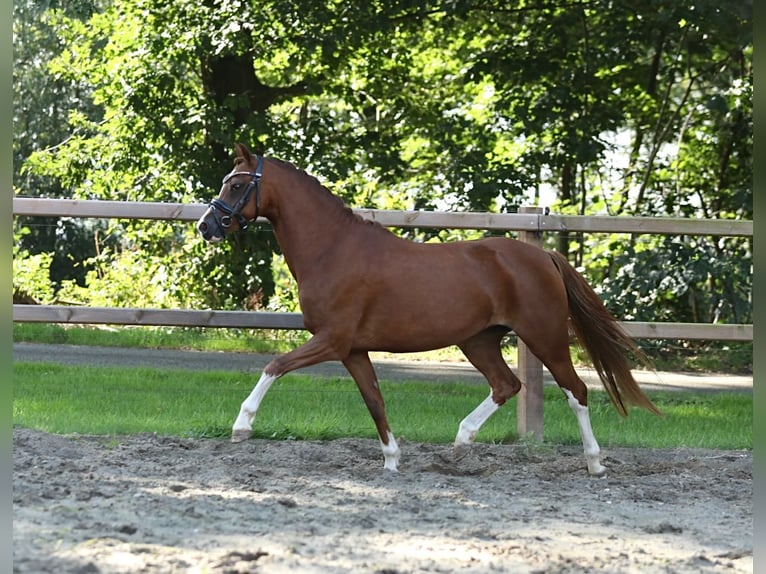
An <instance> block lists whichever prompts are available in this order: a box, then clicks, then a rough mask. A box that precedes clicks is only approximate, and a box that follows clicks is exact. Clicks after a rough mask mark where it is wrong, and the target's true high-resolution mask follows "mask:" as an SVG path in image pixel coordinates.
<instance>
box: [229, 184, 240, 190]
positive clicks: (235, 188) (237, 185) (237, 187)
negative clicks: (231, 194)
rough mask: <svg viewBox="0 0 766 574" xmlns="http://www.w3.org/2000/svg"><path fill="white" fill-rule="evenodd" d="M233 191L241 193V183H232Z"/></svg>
mask: <svg viewBox="0 0 766 574" xmlns="http://www.w3.org/2000/svg"><path fill="white" fill-rule="evenodd" d="M231 189H232V191H241V190H242V184H241V183H232V184H231Z"/></svg>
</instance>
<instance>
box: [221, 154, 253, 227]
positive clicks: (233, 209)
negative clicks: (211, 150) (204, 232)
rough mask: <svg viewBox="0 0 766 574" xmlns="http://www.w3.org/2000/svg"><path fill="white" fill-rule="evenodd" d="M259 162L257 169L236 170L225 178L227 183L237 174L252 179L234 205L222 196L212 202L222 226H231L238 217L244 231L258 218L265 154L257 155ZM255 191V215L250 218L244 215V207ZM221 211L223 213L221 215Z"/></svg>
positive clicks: (224, 181) (224, 182) (224, 180)
mask: <svg viewBox="0 0 766 574" xmlns="http://www.w3.org/2000/svg"><path fill="white" fill-rule="evenodd" d="M256 157H257V158H258V163H257V165H256V167H255V171H234V172H232V173H230V174H229V175H227V176H226V177H224V178H223V182H222V183H223V184H224V185H225V184H226V182H228V181H229V180H230V179H231V178H232V177H234V176H235V175H249V176H250V178H251V179H250V181H249V182H248V184H247V187H246V188H245V192H244V193H243V194H242V196H241V197H240V198H239V199H238V200H237V203H235V204H234V205H233V206H232V205H229V204H228V203H226V202H225V201H224V200H222V199H220V198H215V199H214V200H213V201H211V202H210V208H211V209H212V210H213V216H214V217H215V218H216V219H217V220H218V223H219V224H220V226H221V227H222V228H224V229H228V228H229V227H231V222H232V221H233V220H234V219H236V220H237V223H238V224H239V228H240V229H241V230H242V231H244V230H246V229H247V228H248V226H249V225H250V223H252V222H253V221H255V220H256V219H258V216H259V215H260V210H261V174H262V172H263V156H260V155H259V156H256ZM253 191H255V217H253V218H252V219H250V220H248V219H247V218H246V217H245V216H244V215H242V209H244V207H245V206H246V205H247V203H248V202H249V201H250V195H252V193H253ZM219 212H220V213H222V214H223V215H220V216H219Z"/></svg>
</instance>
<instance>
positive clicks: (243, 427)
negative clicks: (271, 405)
mask: <svg viewBox="0 0 766 574" xmlns="http://www.w3.org/2000/svg"><path fill="white" fill-rule="evenodd" d="M276 380H277V376H276V375H269V374H267V373H261V378H260V379H259V380H258V384H256V385H255V388H253V390H252V392H251V393H250V395H249V396H248V397H247V398H246V399H245V400H244V401H243V402H242V406H241V407H240V409H239V415H238V416H237V420H235V421H234V426H233V427H232V431H233V432H235V433H236V432H237V431H251V430H252V429H253V426H252V425H253V419H254V418H255V413H256V412H257V411H258V407H259V406H260V405H261V401H262V400H263V397H264V396H265V395H266V392H267V391H268V390H269V387H271V384H272V383H273V382H274V381H276Z"/></svg>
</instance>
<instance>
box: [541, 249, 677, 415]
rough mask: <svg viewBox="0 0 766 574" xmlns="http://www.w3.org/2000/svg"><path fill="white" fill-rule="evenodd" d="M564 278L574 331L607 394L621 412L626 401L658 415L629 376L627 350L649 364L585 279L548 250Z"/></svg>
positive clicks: (561, 258)
mask: <svg viewBox="0 0 766 574" xmlns="http://www.w3.org/2000/svg"><path fill="white" fill-rule="evenodd" d="M549 254H550V256H551V258H552V259H553V263H554V264H555V265H556V267H557V268H558V270H559V273H560V274H561V277H562V278H563V280H564V285H565V286H566V290H567V297H568V298H569V316H570V318H571V322H572V328H573V330H574V334H575V336H576V337H577V339H578V340H579V342H580V344H581V345H582V346H583V347H584V348H585V350H586V351H587V352H588V355H589V356H590V359H591V361H592V362H593V367H594V368H595V369H596V372H597V373H598V376H599V378H600V379H601V382H602V383H603V384H604V388H605V389H606V392H607V394H608V395H609V398H610V399H611V400H612V403H613V404H614V406H615V408H616V409H617V411H618V412H619V413H620V414H621V415H622V416H627V414H628V410H627V408H626V405H628V404H631V405H635V406H638V407H643V408H645V409H648V410H650V411H651V412H653V413H655V414H658V415H661V414H662V413H661V412H660V410H659V409H658V408H657V407H656V406H654V404H652V401H650V400H649V398H648V397H647V396H646V395H645V394H644V392H643V391H642V390H641V388H640V387H639V386H638V383H637V382H636V380H635V379H634V378H633V374H632V373H631V369H630V361H629V359H628V357H629V354H633V355H634V356H635V357H636V358H637V359H639V360H640V361H642V362H644V363H645V364H649V361H648V359H647V358H646V356H645V355H644V354H643V353H642V352H641V350H640V349H639V348H638V346H637V345H636V342H635V341H634V340H633V339H632V338H631V337H630V336H629V335H628V334H627V333H626V332H625V331H624V330H623V329H622V327H621V326H620V324H619V323H618V322H617V321H616V319H615V318H614V317H613V316H612V314H611V313H610V312H609V311H608V310H607V309H606V307H604V304H603V302H602V301H601V299H600V298H599V296H598V295H597V294H596V292H595V291H594V290H593V289H592V288H591V286H590V285H588V283H587V282H586V281H585V279H584V278H583V277H582V276H581V275H580V274H579V273H578V272H577V270H575V269H574V267H572V266H571V265H570V264H569V262H568V261H567V260H566V257H564V256H563V255H562V254H561V253H557V252H555V251H551V252H549Z"/></svg>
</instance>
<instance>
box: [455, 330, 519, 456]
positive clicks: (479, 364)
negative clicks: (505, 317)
mask: <svg viewBox="0 0 766 574" xmlns="http://www.w3.org/2000/svg"><path fill="white" fill-rule="evenodd" d="M507 332H508V329H506V328H504V327H494V328H490V329H487V330H486V331H482V332H481V333H479V334H477V335H474V336H473V337H471V338H469V339H466V340H465V341H463V342H462V343H460V344H459V345H458V346H459V347H460V350H462V351H463V354H464V355H465V356H466V358H467V359H468V360H469V361H471V364H472V365H473V366H474V367H476V369H478V371H479V372H480V373H481V374H482V375H484V377H485V378H486V379H487V382H488V383H489V386H490V387H491V391H490V393H489V396H488V397H487V398H486V399H484V401H483V402H482V403H481V404H480V405H479V406H478V407H476V408H475V409H474V410H473V411H472V412H471V413H470V414H469V415H468V416H467V417H465V418H464V419H463V420H462V421H461V422H460V427H459V428H458V432H457V436H456V437H455V446H456V447H459V446H462V445H468V444H470V443H472V442H473V441H474V439H475V438H476V434H477V433H478V432H479V429H480V428H481V427H482V425H483V424H484V423H485V422H487V420H488V419H489V417H491V416H492V415H493V414H494V412H495V411H496V410H497V409H499V408H500V407H501V406H502V405H503V404H505V402H506V401H507V400H508V399H510V398H511V397H513V396H514V395H515V394H516V393H518V392H519V390H520V389H521V381H519V379H518V377H516V375H514V374H513V371H511V369H510V368H509V367H508V365H507V364H506V362H505V359H504V358H503V353H502V351H501V349H500V341H501V340H502V338H503V336H504V335H505V334H506V333H507Z"/></svg>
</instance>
